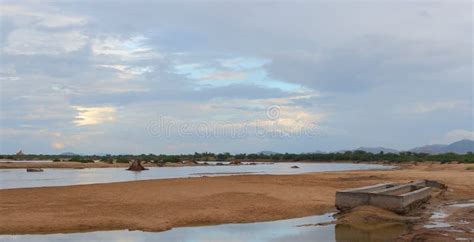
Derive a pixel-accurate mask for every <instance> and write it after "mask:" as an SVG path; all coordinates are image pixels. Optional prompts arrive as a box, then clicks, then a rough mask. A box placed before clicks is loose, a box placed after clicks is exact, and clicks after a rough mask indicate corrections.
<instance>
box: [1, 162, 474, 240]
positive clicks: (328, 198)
mask: <svg viewBox="0 0 474 242" xmlns="http://www.w3.org/2000/svg"><path fill="white" fill-rule="evenodd" d="M468 166H469V165H465V164H444V165H440V164H419V165H405V166H403V167H402V169H399V170H387V171H349V172H324V173H310V174H300V175H239V176H227V177H203V178H184V179H164V180H147V181H135V182H120V183H109V184H95V185H78V186H67V187H47V188H24V189H7V190H0V214H1V215H2V216H0V233H1V234H25V233H62V232H82V231H98V230H118V229H131V230H145V231H163V230H166V229H170V228H172V227H180V226H192V225H204V224H223V223H241V222H255V221H268V220H278V219H286V218H295V217H303V216H309V215H315V214H322V213H326V212H331V211H335V209H334V199H335V192H336V191H337V190H340V189H345V188H350V187H358V186H365V185H371V184H376V183H381V182H387V181H393V182H408V181H412V180H418V179H435V180H438V181H440V182H443V183H445V184H447V185H448V187H449V190H448V191H447V192H446V195H445V196H446V199H448V200H452V201H457V200H469V199H473V198H474V190H473V189H472V187H474V172H472V171H468V170H466V168H467V167H468ZM45 221H47V223H45Z"/></svg>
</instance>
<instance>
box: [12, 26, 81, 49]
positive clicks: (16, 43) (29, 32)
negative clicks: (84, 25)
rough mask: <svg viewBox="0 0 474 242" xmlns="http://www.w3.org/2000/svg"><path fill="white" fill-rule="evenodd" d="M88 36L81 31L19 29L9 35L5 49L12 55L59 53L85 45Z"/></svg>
mask: <svg viewBox="0 0 474 242" xmlns="http://www.w3.org/2000/svg"><path fill="white" fill-rule="evenodd" d="M86 42H87V37H86V36H85V35H83V34H82V33H81V32H79V31H65V32H58V33H48V32H42V31H38V30H34V29H17V30H14V31H13V32H12V33H10V34H9V35H8V38H7V42H6V46H5V47H4V51H5V52H6V53H7V54H11V55H59V54H64V53H68V52H72V51H77V50H79V49H81V48H82V47H84V46H85V44H86Z"/></svg>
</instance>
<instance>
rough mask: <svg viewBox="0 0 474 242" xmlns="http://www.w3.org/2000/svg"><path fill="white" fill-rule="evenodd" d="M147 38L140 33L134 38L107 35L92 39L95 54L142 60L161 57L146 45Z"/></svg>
mask: <svg viewBox="0 0 474 242" xmlns="http://www.w3.org/2000/svg"><path fill="white" fill-rule="evenodd" d="M146 40H147V38H145V37H143V36H141V35H138V36H135V37H132V38H117V37H111V36H107V37H105V38H97V39H94V40H92V52H93V53H94V54H95V55H104V56H115V57H118V58H120V59H121V60H140V59H150V58H155V57H159V55H158V54H157V53H155V52H153V49H152V48H150V47H148V46H146V44H145V41H146Z"/></svg>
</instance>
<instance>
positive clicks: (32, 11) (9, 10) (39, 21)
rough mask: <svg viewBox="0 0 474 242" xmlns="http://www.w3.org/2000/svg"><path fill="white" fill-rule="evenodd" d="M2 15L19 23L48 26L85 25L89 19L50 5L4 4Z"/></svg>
mask: <svg viewBox="0 0 474 242" xmlns="http://www.w3.org/2000/svg"><path fill="white" fill-rule="evenodd" d="M2 15H3V16H7V17H9V18H12V19H13V20H14V21H15V22H16V23H17V24H18V25H35V26H42V27H48V28H59V27H71V26H83V25H85V24H86V23H87V19H86V18H84V17H81V16H73V15H65V14H63V13H61V11H60V10H58V9H54V8H48V7H44V5H43V6H41V7H33V8H32V7H31V5H30V7H26V6H22V5H12V4H5V5H2Z"/></svg>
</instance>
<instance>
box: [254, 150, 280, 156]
mask: <svg viewBox="0 0 474 242" xmlns="http://www.w3.org/2000/svg"><path fill="white" fill-rule="evenodd" d="M258 153H259V154H261V155H276V154H280V153H278V152H273V151H268V150H264V151H260V152H258Z"/></svg>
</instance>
